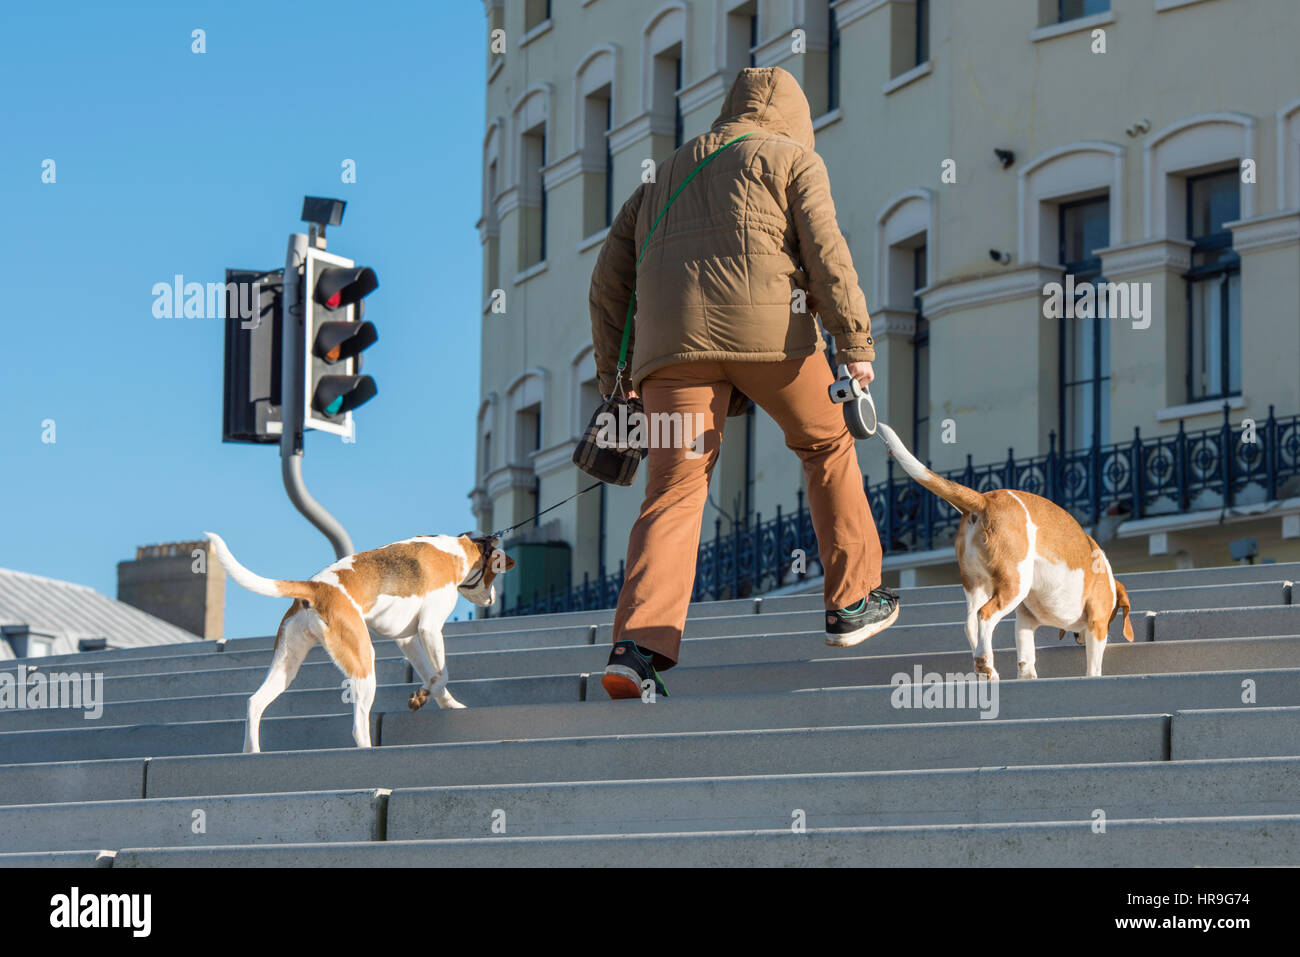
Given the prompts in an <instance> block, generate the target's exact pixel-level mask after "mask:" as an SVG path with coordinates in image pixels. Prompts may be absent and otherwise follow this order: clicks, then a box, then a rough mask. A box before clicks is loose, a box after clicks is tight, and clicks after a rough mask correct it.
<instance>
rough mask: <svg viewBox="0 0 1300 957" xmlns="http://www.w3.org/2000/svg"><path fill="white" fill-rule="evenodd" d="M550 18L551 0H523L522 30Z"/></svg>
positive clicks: (536, 25) (531, 27)
mask: <svg viewBox="0 0 1300 957" xmlns="http://www.w3.org/2000/svg"><path fill="white" fill-rule="evenodd" d="M549 19H551V0H524V32H525V33H527V32H528V31H529V30H531V29H533V27H539V26H541V25H542V24H543V23H545V22H546V21H547V20H549Z"/></svg>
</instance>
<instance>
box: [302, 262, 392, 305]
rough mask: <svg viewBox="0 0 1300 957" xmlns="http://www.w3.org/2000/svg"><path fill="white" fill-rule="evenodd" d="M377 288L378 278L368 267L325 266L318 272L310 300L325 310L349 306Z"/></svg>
mask: <svg viewBox="0 0 1300 957" xmlns="http://www.w3.org/2000/svg"><path fill="white" fill-rule="evenodd" d="M378 288H379V277H378V276H376V275H375V271H374V270H373V269H371V268H369V267H368V266H353V267H343V266H327V267H326V268H325V269H322V270H321V271H320V278H318V279H317V280H316V288H315V289H313V290H312V298H313V299H315V300H316V301H317V302H318V303H320V304H321V305H322V306H324V307H325V308H326V309H338V308H339V307H340V306H350V305H351V304H352V303H354V302H358V301H360V300H361V299H364V298H365V297H366V296H368V295H370V294H371V293H372V292H374V291H375V290H376V289H378Z"/></svg>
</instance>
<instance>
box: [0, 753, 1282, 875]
mask: <svg viewBox="0 0 1300 957" xmlns="http://www.w3.org/2000/svg"><path fill="white" fill-rule="evenodd" d="M1297 785H1300V758H1251V759H1237V760H1230V761H1191V762H1144V763H1133V764H1123V765H1112V764H1094V765H1055V766H1053V765H1047V766H1040V767H1012V768H986V769H969V770H950V771H901V772H900V771H888V772H865V773H862V772H858V773H854V772H848V773H835V774H776V775H756V776H741V777H731V778H722V779H718V780H711V779H708V778H689V779H681V780H658V781H654V780H651V781H596V782H588V783H582V784H537V785H532V784H529V785H484V786H470V787H443V788H403V789H398V790H396V791H393V792H391V794H390V792H388V791H387V790H384V789H364V790H351V791H313V792H287V793H281V794H255V795H224V796H221V795H217V796H213V795H205V796H195V797H182V798H161V799H158V798H155V799H142V800H129V801H101V802H93V803H80V804H49V805H27V806H16V807H4V808H0V847H4V848H6V850H7V851H8V852H9V853H14V852H31V851H38V850H44V851H64V850H74V849H77V848H79V847H85V846H88V845H91V846H95V845H98V846H105V847H109V848H120V847H145V846H147V847H190V846H205V845H227V844H241V845H247V844H292V843H330V842H339V841H345V842H348V841H350V842H359V841H378V840H391V841H407V840H431V839H438V840H446V839H457V838H467V837H474V836H479V837H495V836H496V835H497V834H499V833H502V832H500V831H494V830H493V828H494V826H495V827H497V828H500V827H504V828H505V831H504V834H506V835H509V836H512V837H543V836H562V835H570V834H572V835H579V834H600V835H613V834H628V835H631V834H644V833H647V832H655V831H661V830H669V831H673V832H679V833H680V832H687V831H696V832H709V831H733V830H749V829H754V830H760V829H771V828H780V827H784V826H788V825H790V824H792V823H793V821H794V820H795V815H796V813H797V812H802V814H801V816H802V820H803V822H804V823H805V825H806V826H807V827H809V828H814V829H817V828H841V827H896V826H916V825H936V824H973V823H990V822H997V823H1012V822H1033V821H1063V820H1091V819H1092V818H1093V816H1094V815H1095V814H1096V812H1097V811H1098V810H1099V809H1100V810H1101V811H1102V812H1104V814H1105V815H1106V817H1107V818H1111V819H1126V818H1152V817H1164V818H1168V817H1244V816H1259V815H1275V814H1296V813H1300V787H1298V786H1297ZM631 807H643V808H650V807H653V808H654V809H655V813H654V815H653V817H651V818H646V817H642V816H640V815H629V814H628V808H631Z"/></svg>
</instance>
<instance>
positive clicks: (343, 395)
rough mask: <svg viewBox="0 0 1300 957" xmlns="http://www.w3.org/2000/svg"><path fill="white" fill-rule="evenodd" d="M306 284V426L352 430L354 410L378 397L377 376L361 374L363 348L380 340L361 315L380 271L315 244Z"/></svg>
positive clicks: (308, 258)
mask: <svg viewBox="0 0 1300 957" xmlns="http://www.w3.org/2000/svg"><path fill="white" fill-rule="evenodd" d="M301 288H302V289H303V290H304V291H305V292H304V295H303V297H302V307H303V308H302V315H303V343H304V346H305V348H304V349H303V361H304V365H303V386H304V394H303V405H302V408H303V428H304V429H320V430H322V431H325V432H334V433H336V434H338V435H342V436H345V437H347V436H350V435H351V434H352V415H351V413H352V410H353V409H355V408H357V407H358V406H360V405H363V404H365V403H366V402H368V401H370V400H371V399H373V398H374V397H375V395H376V393H377V392H378V391H379V390H378V389H377V388H376V386H375V380H374V379H372V378H371V377H370V376H368V375H361V374H360V373H361V353H362V352H363V351H364V350H366V349H368V348H369V347H370V346H372V345H374V343H375V342H376V341H377V340H378V338H379V334H378V333H377V332H376V331H375V327H374V324H373V323H370V322H366V321H365V320H364V319H362V316H364V315H365V297H366V296H368V295H370V293H372V292H374V291H375V290H376V289H377V288H379V279H378V277H376V276H375V271H374V270H373V269H370V268H369V267H366V266H358V265H356V263H354V262H353V261H352V260H351V259H345V258H344V257H342V256H336V255H334V254H333V253H328V252H325V251H324V250H322V249H317V248H316V247H314V246H309V247H308V248H307V254H306V257H305V259H304V262H303V277H302V286H301Z"/></svg>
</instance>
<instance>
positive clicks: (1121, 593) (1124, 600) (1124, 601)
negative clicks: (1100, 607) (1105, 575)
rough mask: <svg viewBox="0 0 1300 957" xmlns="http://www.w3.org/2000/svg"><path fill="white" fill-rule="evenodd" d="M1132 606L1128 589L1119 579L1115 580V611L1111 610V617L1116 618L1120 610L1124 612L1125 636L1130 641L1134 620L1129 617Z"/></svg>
mask: <svg viewBox="0 0 1300 957" xmlns="http://www.w3.org/2000/svg"><path fill="white" fill-rule="evenodd" d="M1130 608H1131V606H1130V604H1129V600H1128V589H1126V588H1125V587H1124V586H1123V585H1121V584H1120V583H1119V582H1118V581H1117V582H1115V611H1113V612H1111V616H1110V617H1111V619H1112V620H1113V619H1114V618H1115V615H1116V614H1118V613H1119V612H1121V611H1122V612H1123V613H1124V637H1125V638H1126V639H1128V640H1129V641H1132V640H1133V622H1131V621H1129V617H1128V613H1129V610H1130Z"/></svg>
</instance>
